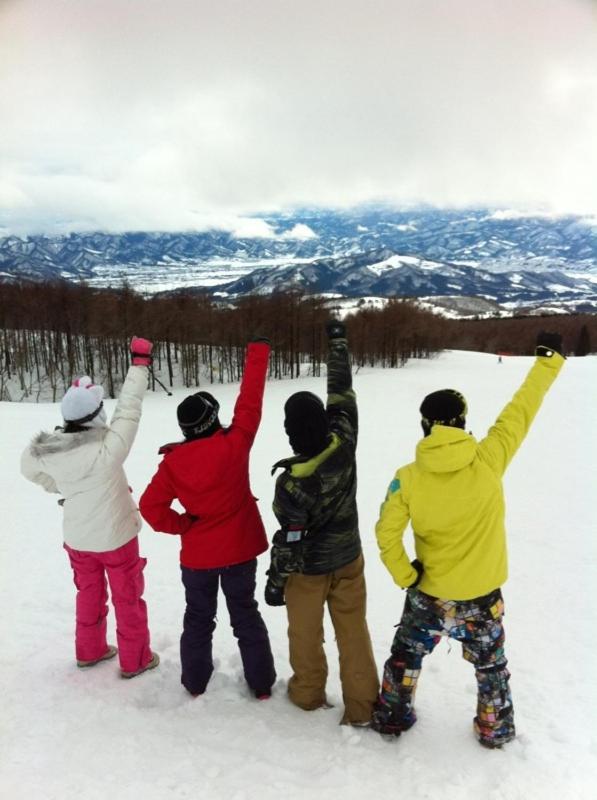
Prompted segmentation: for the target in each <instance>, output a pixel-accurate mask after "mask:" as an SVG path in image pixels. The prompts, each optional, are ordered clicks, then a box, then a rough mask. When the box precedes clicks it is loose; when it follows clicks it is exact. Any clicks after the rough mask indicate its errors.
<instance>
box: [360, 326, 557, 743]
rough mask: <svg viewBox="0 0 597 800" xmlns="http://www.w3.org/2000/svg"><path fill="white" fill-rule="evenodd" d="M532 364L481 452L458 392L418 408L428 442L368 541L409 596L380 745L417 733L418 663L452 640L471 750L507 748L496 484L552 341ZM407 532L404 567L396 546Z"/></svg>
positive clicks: (534, 401) (510, 724)
mask: <svg viewBox="0 0 597 800" xmlns="http://www.w3.org/2000/svg"><path fill="white" fill-rule="evenodd" d="M535 353H536V356H537V359H536V361H535V363H534V365H533V366H532V368H531V370H530V371H529V373H528V375H527V377H526V379H525V381H524V383H523V384H522V386H521V387H520V389H519V390H518V391H517V392H516V394H515V395H514V397H513V398H512V400H511V401H510V402H509V403H508V405H507V406H506V407H505V408H504V410H503V411H502V413H501V414H500V415H499V417H498V418H497V420H496V422H495V424H494V425H493V426H492V427H491V428H490V430H489V432H488V434H487V436H486V437H485V438H484V439H482V440H481V441H480V442H477V441H476V440H475V439H474V437H473V436H471V435H470V434H469V433H466V432H465V431H464V427H465V418H466V413H467V406H466V401H465V399H464V397H463V396H462V395H461V394H460V393H459V392H456V391H454V390H452V389H444V390H441V391H438V392H433V393H432V394H430V395H427V397H426V398H425V399H424V400H423V403H422V405H421V409H420V411H421V415H422V420H421V424H422V427H423V432H424V434H425V436H424V438H423V439H422V440H421V441H420V442H419V443H418V445H417V449H416V459H415V461H414V462H413V463H411V464H408V465H407V466H405V467H402V468H401V469H399V470H398V471H397V473H396V475H395V477H394V479H393V480H392V482H391V484H390V487H389V489H388V492H387V495H386V498H385V501H384V503H383V505H382V507H381V513H380V517H379V520H378V522H377V525H376V529H375V531H376V536H377V542H378V545H379V549H380V554H381V559H382V561H383V562H384V564H385V565H386V567H387V568H388V570H389V572H390V574H391V575H392V577H393V579H394V581H395V583H397V584H398V586H401V587H402V588H406V589H408V592H407V596H406V602H405V605H404V610H403V613H402V618H401V621H400V624H399V626H398V629H397V631H396V635H395V637H394V641H393V643H392V650H391V656H390V658H389V659H388V660H387V661H386V663H385V665H384V674H383V679H382V688H381V692H380V695H379V698H378V700H377V702H376V704H375V708H374V711H373V717H372V723H371V724H372V727H373V729H374V730H376V731H378V732H379V733H382V734H391V735H394V736H399V735H400V734H401V733H402V732H403V731H406V730H408V729H409V728H410V727H412V725H414V723H415V722H416V714H415V710H414V706H413V701H414V694H415V690H416V686H417V679H418V677H419V673H420V670H421V663H422V660H423V657H424V656H425V655H427V654H428V653H431V651H432V650H433V648H434V647H435V645H436V644H437V643H438V642H439V641H440V638H441V637H442V636H449V637H451V638H453V639H456V640H458V641H460V642H461V643H462V647H463V656H464V658H465V659H466V660H467V661H470V662H471V663H472V664H473V665H474V667H475V675H476V678H477V686H478V702H477V715H476V717H475V720H474V729H475V732H476V735H477V738H478V740H479V742H480V743H481V744H482V745H484V746H486V747H492V748H493V747H501V746H502V745H503V744H505V743H506V742H509V741H510V740H511V739H513V738H514V735H515V729H514V713H513V708H512V698H511V694H510V688H509V686H508V679H509V677H510V674H509V672H508V670H507V660H506V656H505V653H504V628H503V624H502V617H503V613H504V604H503V599H502V594H501V590H500V587H501V585H502V584H503V583H504V582H505V580H506V578H507V574H508V564H507V553H506V532H505V527H504V515H505V506H504V494H503V489H502V476H503V474H504V472H505V471H506V468H507V467H508V464H509V463H510V461H511V460H512V457H513V456H514V454H515V453H516V451H517V450H518V448H519V446H520V444H521V443H522V441H523V439H524V437H525V436H526V434H527V432H528V430H529V428H530V425H531V423H532V421H533V418H534V417H535V414H536V413H537V411H538V410H539V407H540V406H541V403H542V401H543V398H544V396H545V394H546V393H547V391H548V389H549V388H550V386H551V385H552V383H553V382H554V380H555V379H556V377H557V375H558V373H559V371H560V369H561V367H562V365H563V363H564V357H563V356H562V340H561V336H559V334H553V333H541V334H539V336H538V337H537V348H536V351H535ZM409 522H410V523H411V525H412V529H413V533H414V540H415V550H416V556H417V557H416V559H415V560H414V561H413V562H412V563H411V562H410V561H409V558H408V556H407V555H406V552H405V550H404V546H403V542H402V539H403V534H404V531H405V529H406V527H407V525H408V523H409Z"/></svg>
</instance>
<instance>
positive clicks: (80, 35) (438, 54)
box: [0, 0, 597, 235]
mask: <svg viewBox="0 0 597 800" xmlns="http://www.w3.org/2000/svg"><path fill="white" fill-rule="evenodd" d="M0 109H1V122H0V235H2V233H7V232H15V233H27V232H37V231H40V230H44V231H55V232H61V231H66V230H81V229H86V230H89V229H94V230H95V229H101V230H130V229H136V230H139V229H146V230H150V229H159V230H186V229H201V228H203V227H205V226H207V225H210V224H215V225H218V226H223V227H230V228H234V227H235V225H236V224H237V221H238V218H239V217H241V218H242V217H243V216H246V215H249V214H251V213H256V212H264V211H271V210H280V209H284V208H288V207H293V206H297V205H298V206H301V205H309V206H313V205H332V206H339V205H352V204H356V203H359V202H362V201H368V200H374V199H382V198H383V199H388V200H391V201H395V202H396V203H397V204H406V203H413V202H414V203H417V202H425V203H430V204H433V205H438V206H448V205H449V206H462V205H490V206H494V207H522V208H530V209H536V208H543V209H546V210H548V211H549V210H553V211H556V212H567V211H576V212H580V213H586V214H591V215H593V214H597V2H595V0H168V1H167V2H166V0H0Z"/></svg>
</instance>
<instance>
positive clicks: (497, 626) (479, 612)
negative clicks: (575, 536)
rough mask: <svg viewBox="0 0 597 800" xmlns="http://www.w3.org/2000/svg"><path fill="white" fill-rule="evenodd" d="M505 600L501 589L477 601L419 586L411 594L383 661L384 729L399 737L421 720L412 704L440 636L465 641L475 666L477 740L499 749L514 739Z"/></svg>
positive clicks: (378, 716) (380, 727) (379, 712)
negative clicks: (437, 593) (439, 594)
mask: <svg viewBox="0 0 597 800" xmlns="http://www.w3.org/2000/svg"><path fill="white" fill-rule="evenodd" d="M503 615H504V602H503V599H502V593H501V591H500V590H499V589H496V590H495V591H494V592H491V593H490V594H488V595H484V596H483V597H476V598H474V599H473V600H461V601H457V600H443V599H440V598H436V597H431V596H430V595H427V594H424V593H423V592H420V591H418V590H417V589H409V590H408V592H407V597H406V602H405V605H404V610H403V612H402V619H401V620H400V624H399V625H398V629H397V631H396V635H395V637H394V641H393V643H392V655H391V656H390V658H389V659H388V660H387V661H386V663H385V665H384V673H383V679H382V688H381V693H380V695H379V698H378V700H377V703H376V704H375V709H374V712H373V718H372V727H373V728H374V729H375V730H377V731H379V732H380V733H386V734H393V735H395V736H399V735H400V733H401V732H402V731H406V730H408V729H409V728H410V727H412V726H413V725H414V724H415V722H416V721H417V717H416V714H415V709H414V706H413V703H414V696H415V691H416V688H417V681H418V678H419V674H420V672H421V664H422V661H423V657H424V656H426V655H427V654H428V653H431V652H432V651H433V649H434V647H435V646H436V644H437V643H438V642H439V641H440V639H441V637H442V636H448V637H450V638H451V639H456V640H457V641H459V642H461V643H462V655H463V657H464V658H465V659H466V660H467V661H470V662H471V663H472V664H473V665H474V667H475V677H476V679H477V688H478V695H477V715H476V717H475V719H474V728H475V732H476V734H477V738H478V739H479V742H480V743H481V744H483V745H485V746H487V747H500V746H501V745H502V744H504V743H505V742H509V741H510V740H511V739H513V738H514V735H515V730H514V711H513V708H512V697H511V694H510V689H509V686H508V679H509V677H510V673H509V672H508V670H507V668H506V665H507V663H508V662H507V661H506V656H505V654H504V628H503V625H502V618H503Z"/></svg>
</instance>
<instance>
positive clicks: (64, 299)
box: [0, 282, 597, 400]
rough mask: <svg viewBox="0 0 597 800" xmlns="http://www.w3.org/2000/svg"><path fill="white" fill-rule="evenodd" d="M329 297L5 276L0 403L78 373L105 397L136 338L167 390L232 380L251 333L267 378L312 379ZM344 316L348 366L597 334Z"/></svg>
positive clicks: (585, 342) (519, 321) (560, 323)
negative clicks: (261, 348)
mask: <svg viewBox="0 0 597 800" xmlns="http://www.w3.org/2000/svg"><path fill="white" fill-rule="evenodd" d="M333 302H334V301H333V300H330V299H324V298H320V297H313V296H309V295H303V294H300V293H296V292H288V293H279V294H274V295H271V296H269V295H268V296H265V297H262V296H252V297H247V298H244V299H242V300H240V301H237V302H235V303H234V305H232V304H225V303H222V302H221V301H218V302H215V301H214V300H213V299H212V298H210V297H209V295H207V294H202V293H191V292H187V293H182V294H176V295H170V296H158V297H150V298H145V297H143V296H141V295H139V294H137V293H135V291H134V290H133V289H132V288H131V287H126V286H125V287H122V288H120V289H110V290H97V289H91V288H89V287H88V286H85V285H84V284H81V285H73V284H69V283H66V282H53V283H22V284H17V283H2V284H0V349H1V362H0V399H4V400H22V399H33V400H35V399H40V398H41V397H43V398H44V399H53V400H56V399H58V398H59V397H60V396H61V395H62V393H63V392H64V391H65V389H66V388H67V387H68V386H69V385H70V382H71V380H72V378H73V376H76V375H80V374H83V373H86V374H88V375H90V376H91V377H92V378H93V380H95V381H98V382H101V383H102V384H103V385H104V387H105V389H106V391H107V392H108V393H109V395H110V396H112V397H113V396H115V394H116V393H117V391H118V387H119V385H120V384H121V382H122V380H123V378H124V375H125V373H126V370H127V368H128V364H129V352H128V343H129V341H130V338H131V336H133V335H137V336H145V337H147V338H149V339H152V340H153V341H154V343H155V349H154V355H155V359H154V370H155V373H156V375H157V376H158V377H159V378H160V379H161V380H162V381H163V382H164V383H165V384H166V385H168V386H173V385H183V386H185V387H192V386H201V385H205V384H209V383H224V382H228V381H233V380H238V379H239V378H240V376H241V374H242V364H243V355H244V346H245V344H246V343H247V341H249V340H250V339H251V338H253V337H260V336H265V337H267V338H269V339H270V341H271V343H272V349H273V352H272V358H271V361H270V377H271V378H296V377H298V376H299V375H307V374H310V375H316V376H317V375H319V374H320V368H321V364H322V362H324V361H325V333H324V324H325V322H326V321H327V320H328V319H329V318H330V316H331V315H332V314H334V305H333ZM345 321H346V324H347V327H348V335H349V338H350V343H351V350H352V354H353V359H354V363H355V365H356V366H364V365H378V366H382V367H399V366H401V365H403V364H404V363H406V361H407V360H408V359H410V358H430V357H432V356H433V355H434V354H436V353H437V352H438V351H439V350H442V349H446V348H448V349H460V350H475V351H485V352H494V353H512V354H529V353H532V351H533V347H534V341H535V337H536V334H537V332H538V331H539V330H542V329H546V330H556V331H559V332H560V333H561V334H562V335H563V337H564V346H565V348H566V350H567V351H568V352H570V353H576V354H577V355H584V354H586V353H588V352H590V351H591V342H595V341H596V340H597V316H595V315H558V316H550V317H549V318H543V317H516V318H512V319H486V320H450V319H445V318H443V317H440V316H437V315H435V314H433V313H431V312H429V311H424V310H422V309H421V308H419V307H418V306H417V305H416V304H415V303H414V302H413V301H411V300H408V299H402V298H395V299H392V300H389V301H388V302H387V304H386V305H385V306H384V307H383V308H371V307H368V306H366V305H363V306H362V307H361V308H358V309H357V310H356V311H355V312H353V313H351V314H350V315H349V316H348V317H346V320H345ZM154 388H155V382H154Z"/></svg>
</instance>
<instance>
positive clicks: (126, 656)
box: [21, 337, 159, 678]
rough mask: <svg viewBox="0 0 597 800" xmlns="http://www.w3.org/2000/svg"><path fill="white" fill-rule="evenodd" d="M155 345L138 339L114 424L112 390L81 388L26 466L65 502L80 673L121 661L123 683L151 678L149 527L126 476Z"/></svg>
mask: <svg viewBox="0 0 597 800" xmlns="http://www.w3.org/2000/svg"><path fill="white" fill-rule="evenodd" d="M151 350H152V344H151V342H149V341H148V340H147V339H138V338H137V337H134V338H133V340H132V341H131V355H132V362H133V366H131V367H130V368H129V370H128V372H127V375H126V379H125V381H124V384H123V386H122V391H121V393H120V398H119V400H118V403H117V404H116V409H115V411H114V414H113V415H112V419H111V420H110V425H108V424H107V421H106V412H105V410H104V408H103V397H104V390H103V389H102V387H101V386H95V385H94V384H93V383H92V382H91V378H89V377H87V376H83V377H82V378H79V379H77V380H76V381H75V382H74V383H73V385H72V386H71V387H70V388H69V389H68V391H67V392H66V394H65V395H64V397H63V399H62V404H61V410H62V416H63V418H64V426H63V427H61V428H57V429H56V430H55V431H54V433H45V432H42V433H40V434H39V435H38V436H36V437H35V439H34V440H33V442H32V443H31V445H30V446H29V447H28V448H27V449H26V450H25V452H24V453H23V456H22V459H21V471H22V473H23V475H24V476H25V477H26V478H28V480H30V481H33V482H34V483H37V484H39V485H40V486H42V487H43V488H44V489H45V490H46V491H47V492H56V493H59V494H61V495H62V496H63V499H62V500H60V501H59V503H60V505H62V507H63V510H64V516H63V531H64V548H65V550H66V552H67V553H68V556H69V559H70V563H71V567H72V569H73V572H74V581H75V585H76V587H77V602H76V633H75V650H76V658H77V666H79V667H91V666H93V665H94V664H98V663H99V662H100V661H105V660H107V659H109V658H112V657H114V656H115V655H116V653H118V656H119V660H120V668H121V674H122V677H123V678H133V677H135V676H136V675H139V674H141V673H142V672H145V671H146V670H148V669H153V668H154V667H157V665H158V664H159V657H158V654H157V653H152V651H151V649H150V647H149V629H148V627H147V606H146V604H145V601H144V600H143V599H142V594H143V589H144V582H143V569H144V567H145V564H146V563H147V561H146V559H145V558H140V557H139V541H138V538H137V534H138V532H139V530H140V528H141V524H142V523H141V518H140V516H139V512H138V511H137V508H136V506H135V503H134V501H133V499H132V497H131V493H130V489H129V486H128V482H127V479H126V475H125V474H124V470H123V468H122V464H123V462H124V461H125V459H126V457H127V455H128V454H129V451H130V449H131V446H132V444H133V441H134V439H135V435H136V433H137V429H138V427H139V420H140V418H141V405H142V402H143V395H144V393H145V390H146V389H147V367H148V366H149V365H150V364H151ZM106 577H107V581H108V582H109V584H110V591H111V595H112V603H113V605H114V611H115V613H116V638H117V641H118V650H117V649H116V647H114V646H112V645H108V643H107V641H106V616H107V614H108V606H107V602H108V594H107V582H106Z"/></svg>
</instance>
